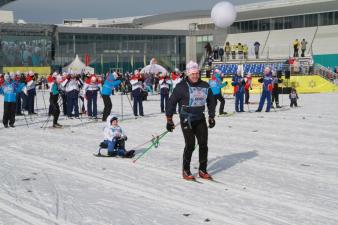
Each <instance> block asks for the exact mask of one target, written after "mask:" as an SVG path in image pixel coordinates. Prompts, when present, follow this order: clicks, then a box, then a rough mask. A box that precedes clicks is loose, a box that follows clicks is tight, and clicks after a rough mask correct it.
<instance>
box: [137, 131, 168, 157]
mask: <svg viewBox="0 0 338 225" xmlns="http://www.w3.org/2000/svg"><path fill="white" fill-rule="evenodd" d="M167 133H169V131H165V132H163V133H162V134H160V135H159V136H157V137H156V138H153V139H152V144H151V145H150V146H149V147H148V148H146V150H145V151H144V152H143V153H142V154H141V155H139V156H138V157H137V158H136V159H135V160H134V161H133V163H135V162H136V161H137V160H139V159H140V158H141V157H142V156H144V155H145V154H146V153H147V152H148V151H149V150H151V149H152V148H153V147H156V146H158V145H159V141H160V140H161V139H162V138H163V137H164V136H165V135H166V134H167ZM154 139H155V140H154Z"/></svg>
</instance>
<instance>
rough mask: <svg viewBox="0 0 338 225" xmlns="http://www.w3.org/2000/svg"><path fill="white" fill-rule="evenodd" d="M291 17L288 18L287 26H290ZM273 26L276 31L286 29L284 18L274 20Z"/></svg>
mask: <svg viewBox="0 0 338 225" xmlns="http://www.w3.org/2000/svg"><path fill="white" fill-rule="evenodd" d="M288 18H289V17H286V18H285V20H286V24H289V20H288ZM272 24H273V29H274V30H282V29H284V17H280V18H274V19H272Z"/></svg>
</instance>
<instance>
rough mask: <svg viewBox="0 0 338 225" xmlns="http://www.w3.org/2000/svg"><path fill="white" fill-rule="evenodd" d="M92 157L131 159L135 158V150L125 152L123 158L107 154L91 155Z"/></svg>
mask: <svg viewBox="0 0 338 225" xmlns="http://www.w3.org/2000/svg"><path fill="white" fill-rule="evenodd" d="M93 155H94V156H95V157H106V158H122V159H131V158H133V157H134V156H135V150H129V151H127V152H126V155H125V157H120V156H118V155H108V154H105V153H93Z"/></svg>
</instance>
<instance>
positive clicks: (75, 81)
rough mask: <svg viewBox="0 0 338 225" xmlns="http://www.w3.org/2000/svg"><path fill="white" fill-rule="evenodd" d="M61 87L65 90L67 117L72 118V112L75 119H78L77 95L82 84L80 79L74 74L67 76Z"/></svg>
mask: <svg viewBox="0 0 338 225" xmlns="http://www.w3.org/2000/svg"><path fill="white" fill-rule="evenodd" d="M61 86H63V87H64V88H65V91H66V96H67V116H68V117H69V118H72V116H73V114H72V112H73V110H74V116H75V118H77V119H78V118H79V102H78V99H79V93H80V88H81V87H82V86H83V82H82V81H81V79H80V77H79V76H77V75H76V74H72V75H71V76H68V77H67V79H66V80H65V81H63V82H62V84H61Z"/></svg>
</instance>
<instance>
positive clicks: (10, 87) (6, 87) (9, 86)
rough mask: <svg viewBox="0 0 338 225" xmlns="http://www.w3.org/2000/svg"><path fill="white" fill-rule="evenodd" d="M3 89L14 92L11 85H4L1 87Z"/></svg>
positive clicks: (6, 91)
mask: <svg viewBox="0 0 338 225" xmlns="http://www.w3.org/2000/svg"><path fill="white" fill-rule="evenodd" d="M3 90H4V92H5V93H13V92H14V87H13V86H12V85H6V86H4V87H3Z"/></svg>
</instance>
